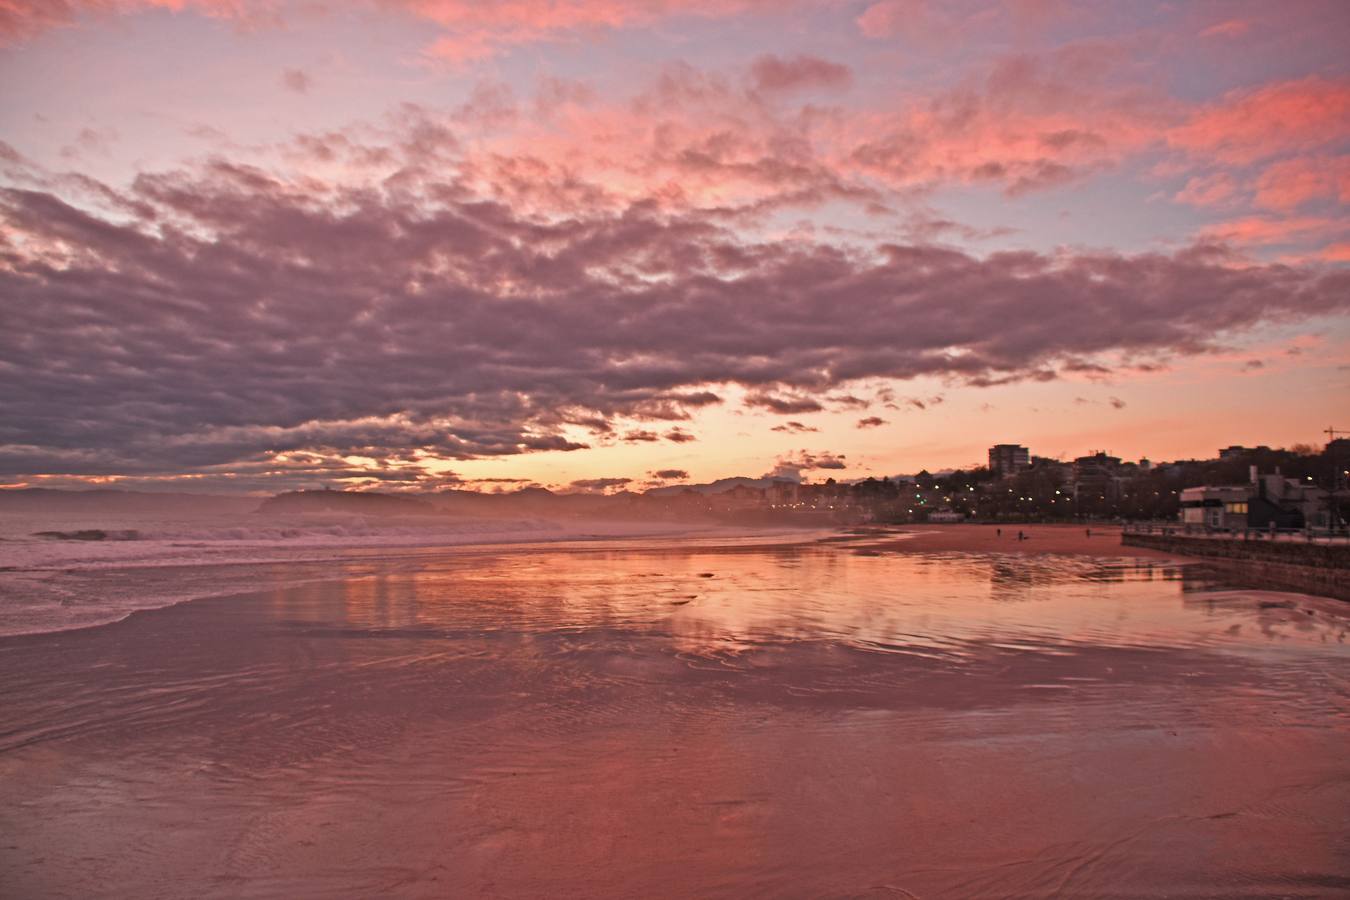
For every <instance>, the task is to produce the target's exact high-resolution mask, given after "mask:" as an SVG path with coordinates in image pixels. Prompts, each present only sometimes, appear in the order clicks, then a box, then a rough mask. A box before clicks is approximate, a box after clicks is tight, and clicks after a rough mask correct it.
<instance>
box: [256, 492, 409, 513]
mask: <svg viewBox="0 0 1350 900" xmlns="http://www.w3.org/2000/svg"><path fill="white" fill-rule="evenodd" d="M258 512H260V513H264V514H270V515H296V514H301V513H318V512H325V513H346V514H350V515H365V516H419V515H420V516H425V515H431V514H434V513H435V512H436V508H435V507H434V506H432V505H431V504H430V503H428V502H427V501H425V500H419V499H417V498H415V497H399V496H396V495H394V494H377V493H363V492H361V491H289V492H287V493H285V494H277V495H276V496H275V497H271V498H269V499H267V500H264V501H263V502H262V504H261V505H260V506H259V507H258Z"/></svg>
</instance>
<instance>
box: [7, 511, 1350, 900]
mask: <svg viewBox="0 0 1350 900" xmlns="http://www.w3.org/2000/svg"><path fill="white" fill-rule="evenodd" d="M1033 540H1034V538H1033ZM1092 540H1094V541H1095V540H1096V538H1095V535H1094V538H1093V539H1092ZM1102 544H1103V545H1109V544H1108V541H1106V540H1103V542H1102ZM1113 549H1114V546H1113ZM1198 571H1199V570H1196V569H1193V568H1192V567H1178V566H1174V565H1171V564H1168V563H1165V562H1160V561H1156V560H1151V559H1125V558H1118V559H1113V560H1102V559H1094V558H1092V557H1090V556H1069V555H1060V556H1055V555H1027V556H1022V557H1012V556H1002V555H982V554H969V553H951V552H943V553H940V554H937V555H931V554H926V553H901V554H883V555H880V556H868V555H863V554H859V553H857V552H854V550H853V549H852V548H851V547H849V546H846V545H832V546H800V547H780V548H763V547H759V548H740V549H737V550H734V551H723V552H717V551H714V550H710V549H708V548H697V549H691V548H681V547H679V546H664V547H656V548H651V549H649V550H633V549H626V550H604V549H594V550H584V551H582V550H578V551H560V550H550V549H540V550H517V551H513V552H501V553H478V554H447V555H446V556H445V557H444V558H439V559H419V560H415V561H406V560H405V561H401V562H399V563H398V565H397V566H394V567H388V568H381V567H380V566H378V565H376V564H373V563H369V562H365V563H362V564H360V565H351V566H347V567H342V566H338V565H335V566H334V572H333V576H334V577H333V580H331V581H329V582H327V583H320V584H306V585H299V586H295V585H291V586H278V587H276V588H269V587H268V585H267V584H266V582H265V579H264V580H262V581H260V582H258V583H254V584H251V585H249V589H250V591H251V593H247V594H240V595H238V596H232V597H218V598H211V599H206V600H202V601H198V602H193V603H188V604H183V605H180V606H175V607H171V608H165V609H158V610H153V611H144V612H139V613H136V614H135V615H132V616H131V617H130V618H128V619H126V620H124V621H121V622H118V623H115V624H112V625H108V626H104V627H100V628H92V629H87V630H83V631H77V632H67V633H63V634H50V635H38V636H23V637H13V638H5V639H0V710H3V712H0V796H3V797H4V803H3V804H0V895H3V896H6V897H9V896H13V897H25V898H27V897H88V896H126V897H182V896H197V897H299V896H305V897H352V896H377V895H379V896H398V897H446V896H463V897H468V896H473V897H633V896H641V897H688V896H700V897H738V898H739V897H925V898H927V897H1005V896H1044V897H1050V896H1089V897H1154V896H1156V897H1162V896H1169V897H1177V896H1197V897H1220V896H1222V897H1258V896H1259V897H1265V896H1293V897H1314V896H1331V895H1336V894H1338V893H1340V894H1343V893H1345V892H1346V891H1350V839H1347V837H1346V835H1350V759H1347V757H1346V754H1345V747H1346V746H1347V738H1350V666H1347V662H1350V648H1348V647H1347V643H1346V641H1347V621H1346V619H1345V617H1344V615H1343V614H1342V612H1343V609H1342V607H1343V605H1341V606H1338V605H1337V604H1335V603H1334V602H1333V601H1319V600H1317V599H1315V598H1308V597H1303V596H1299V595H1277V594H1268V593H1260V592H1252V591H1245V590H1241V589H1233V587H1232V586H1231V585H1224V584H1221V583H1216V582H1214V581H1212V580H1210V576H1208V575H1205V574H1197V573H1198ZM282 577H284V573H278V574H277V578H279V579H280V578H282Z"/></svg>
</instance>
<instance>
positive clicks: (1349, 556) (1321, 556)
mask: <svg viewBox="0 0 1350 900" xmlns="http://www.w3.org/2000/svg"><path fill="white" fill-rule="evenodd" d="M1120 542H1121V543H1122V544H1126V545H1128V546H1131V547H1151V548H1153V549H1155V550H1163V551H1165V552H1167V553H1176V554H1180V555H1182V556H1193V557H1198V558H1201V559H1210V560H1215V561H1220V562H1222V563H1223V564H1224V566H1225V568H1228V569H1230V570H1232V571H1234V572H1237V573H1239V574H1241V575H1242V576H1244V577H1247V578H1250V579H1252V580H1253V581H1257V582H1260V583H1265V584H1271V585H1274V586H1278V587H1284V588H1287V589H1289V590H1295V591H1301V592H1303V593H1305V594H1319V595H1321V596H1323V597H1336V598H1337V599H1340V600H1350V546H1345V545H1341V546H1337V545H1333V544H1302V543H1296V542H1293V541H1289V542H1284V541H1261V540H1248V541H1239V540H1229V539H1227V538H1208V537H1187V536H1185V535H1178V534H1147V533H1138V532H1130V531H1126V532H1123V533H1122V534H1121V535H1120Z"/></svg>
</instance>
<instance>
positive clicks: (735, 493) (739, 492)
mask: <svg viewBox="0 0 1350 900" xmlns="http://www.w3.org/2000/svg"><path fill="white" fill-rule="evenodd" d="M711 499H712V501H713V506H714V507H715V508H717V509H720V510H723V511H732V510H738V509H758V508H760V507H762V506H763V505H764V491H762V490H760V489H758V488H752V487H749V486H748V485H744V484H738V485H736V486H735V487H733V488H732V489H731V490H729V491H722V492H721V493H720V494H713V495H712V498H711Z"/></svg>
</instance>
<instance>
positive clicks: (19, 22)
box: [0, 0, 281, 41]
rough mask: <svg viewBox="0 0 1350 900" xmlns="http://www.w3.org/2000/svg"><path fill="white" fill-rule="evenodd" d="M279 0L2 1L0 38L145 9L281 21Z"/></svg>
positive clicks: (250, 21) (9, 38)
mask: <svg viewBox="0 0 1350 900" xmlns="http://www.w3.org/2000/svg"><path fill="white" fill-rule="evenodd" d="M280 8H281V3H280V2H279V0H3V2H0V41H12V40H17V39H21V38H25V37H30V36H32V35H34V34H37V33H39V32H42V31H46V30H48V29H50V28H61V27H65V26H69V25H72V24H74V23H75V22H76V21H77V20H78V19H79V18H80V17H81V16H87V15H96V16H97V15H118V14H120V15H127V14H133V13H138V12H145V11H147V10H154V9H164V10H169V11H171V12H186V11H189V10H190V11H192V12H196V13H198V14H200V15H204V16H210V17H211V18H216V19H231V20H234V21H236V22H240V23H244V24H262V23H267V22H276V21H279V20H280Z"/></svg>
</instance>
